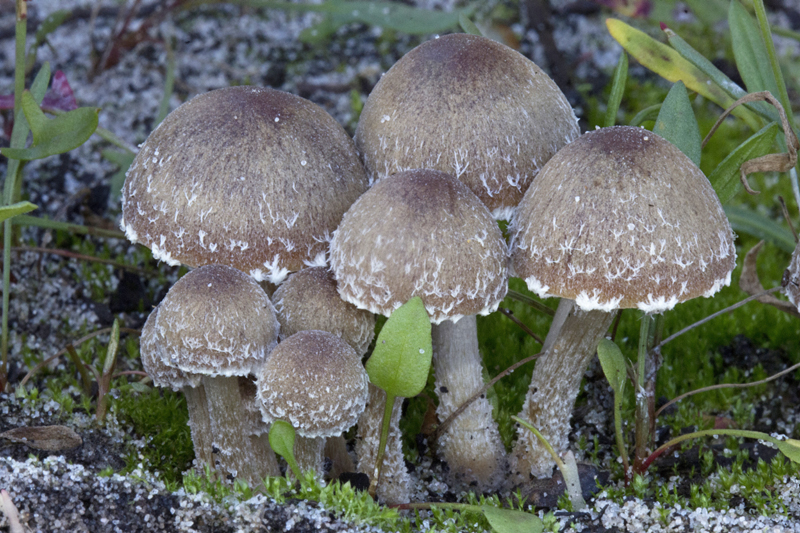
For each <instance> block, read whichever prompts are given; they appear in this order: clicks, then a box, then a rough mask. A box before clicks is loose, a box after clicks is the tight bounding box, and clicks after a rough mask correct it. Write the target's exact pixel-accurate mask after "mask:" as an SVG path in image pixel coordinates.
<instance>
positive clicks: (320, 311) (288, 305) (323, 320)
mask: <svg viewBox="0 0 800 533" xmlns="http://www.w3.org/2000/svg"><path fill="white" fill-rule="evenodd" d="M272 302H273V303H274V304H275V311H276V312H277V314H278V322H280V324H281V338H284V339H285V338H287V337H290V336H292V335H294V334H295V333H297V332H298V331H305V330H310V329H318V330H322V331H327V332H329V333H333V334H334V335H336V336H337V337H341V338H342V339H344V340H345V341H346V342H347V343H348V344H350V346H352V347H353V348H354V349H355V351H356V352H357V353H358V355H360V356H363V355H364V354H365V353H367V348H369V343H370V342H372V337H373V336H374V335H375V316H374V315H373V314H372V313H370V312H369V311H365V310H364V309H359V308H357V307H356V306H354V305H353V304H350V303H347V302H345V301H344V300H342V298H341V296H339V293H338V292H337V291H336V280H335V279H334V278H333V273H332V272H331V271H330V270H328V269H327V268H326V267H310V268H304V269H303V270H300V271H299V272H295V273H294V274H292V275H291V276H289V278H288V279H287V280H286V281H284V282H283V283H282V284H281V285H280V287H278V290H276V291H275V294H273V295H272Z"/></svg>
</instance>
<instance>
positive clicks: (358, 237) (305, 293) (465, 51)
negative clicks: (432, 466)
mask: <svg viewBox="0 0 800 533" xmlns="http://www.w3.org/2000/svg"><path fill="white" fill-rule="evenodd" d="M579 133H580V132H579V129H578V125H577V120H576V118H575V115H574V113H573V111H572V108H571V107H570V105H569V103H568V102H567V100H566V98H565V97H564V95H563V94H562V93H561V91H560V90H559V89H558V87H557V86H556V85H555V83H554V82H553V81H552V80H551V79H550V78H549V77H547V75H546V74H544V73H543V72H542V71H541V70H540V69H539V68H538V67H537V66H536V65H535V64H534V63H532V62H531V61H530V60H528V59H526V58H525V57H523V56H522V55H521V54H519V53H518V52H516V51H514V50H512V49H510V48H508V47H506V46H504V45H502V44H499V43H496V42H494V41H491V40H489V39H486V38H483V37H477V36H473V35H465V34H454V35H447V36H443V37H439V38H436V39H433V40H431V41H428V42H425V43H423V44H421V45H420V46H418V47H417V48H415V49H413V50H412V51H410V52H409V53H408V54H406V55H405V56H404V57H403V58H402V59H401V60H400V61H398V62H397V63H396V64H395V65H394V66H393V67H392V68H391V69H390V70H389V71H388V72H387V73H386V74H385V75H384V76H383V77H382V78H381V80H380V81H379V83H378V84H377V85H376V87H375V88H374V90H373V91H372V93H371V94H370V96H369V99H368V100H367V103H366V105H365V107H364V110H363V113H362V115H361V117H360V120H359V123H358V126H357V130H356V134H355V139H354V140H351V139H350V138H348V136H347V134H346V133H345V132H344V130H343V129H342V128H341V126H339V125H338V124H337V123H336V122H335V121H334V120H333V119H332V118H331V117H330V116H329V115H328V114H327V113H325V111H324V110H322V109H321V108H319V107H318V106H316V105H315V104H312V103H311V102H308V101H307V100H304V99H302V98H299V97H297V96H293V95H290V94H287V93H283V92H281V91H276V90H273V89H265V88H253V87H231V88H226V89H220V90H217V91H211V92H209V93H207V94H204V95H201V96H198V97H196V98H194V99H192V100H191V101H189V102H187V103H185V104H183V105H182V106H180V107H179V108H178V109H176V110H175V111H173V112H172V113H171V114H170V115H168V116H167V117H166V119H165V120H164V121H163V122H162V124H161V125H160V126H159V127H158V128H157V129H156V130H155V131H154V132H153V133H152V134H151V135H150V137H149V138H148V139H147V141H146V142H145V143H144V144H143V145H142V147H141V150H140V152H139V153H138V155H137V156H136V159H135V161H134V163H133V164H132V165H131V168H130V171H129V173H128V175H127V178H126V182H125V185H124V187H123V196H122V209H123V221H122V228H123V229H124V231H125V233H126V235H127V237H128V238H129V239H130V240H131V241H132V242H135V243H142V244H144V245H146V246H148V247H149V248H150V249H151V250H152V252H153V256H154V257H155V258H157V259H159V260H162V261H165V262H166V263H168V264H170V265H175V264H184V265H186V266H188V267H190V268H193V269H194V270H191V271H190V272H189V273H188V274H186V275H185V276H184V277H183V278H181V279H180V280H179V281H178V282H177V283H176V284H175V285H174V286H173V287H172V289H171V290H170V291H169V293H168V294H167V296H166V297H165V299H164V301H163V302H161V304H159V306H158V307H156V308H155V309H154V310H153V312H152V313H151V315H150V317H149V318H148V319H147V322H146V324H145V327H144V329H143V334H142V342H141V353H142V360H143V364H144V366H145V369H146V370H147V372H148V373H149V374H150V375H151V376H152V377H153V381H154V382H155V383H156V384H157V385H160V386H167V387H172V388H174V389H176V390H181V391H183V392H184V394H185V395H186V397H187V403H188V404H189V410H190V419H191V420H190V424H191V428H192V437H193V441H194V444H195V450H196V454H197V457H198V459H199V461H200V462H201V463H208V464H217V463H218V464H219V466H220V467H221V468H222V469H223V470H225V471H227V472H228V473H230V474H232V475H233V476H238V477H241V478H243V479H246V480H247V481H249V482H252V483H258V482H260V480H261V479H262V478H263V477H264V476H266V475H278V474H279V472H280V470H279V468H278V464H277V462H276V460H275V456H274V454H273V453H272V451H271V450H270V449H269V447H268V446H267V445H266V439H265V437H264V434H265V432H266V431H267V428H268V425H269V424H270V423H272V422H274V421H276V420H279V419H282V420H286V421H288V422H289V423H291V424H292V426H294V428H295V429H296V431H297V434H298V435H299V438H298V439H297V441H296V443H295V454H296V458H297V460H298V463H299V465H300V466H301V468H303V469H305V470H312V471H314V472H315V473H316V474H317V475H318V476H324V475H326V472H325V467H324V462H323V453H324V452H323V450H324V449H326V447H327V449H328V450H329V451H330V453H331V454H333V455H336V456H337V457H338V458H337V459H336V460H335V461H334V463H335V464H334V465H333V469H332V471H331V472H328V474H329V475H333V472H343V471H348V470H352V469H353V468H354V467H353V461H352V459H351V456H350V454H351V451H349V450H348V449H347V444H346V443H345V441H344V439H343V438H342V437H341V435H342V433H343V432H344V431H346V430H347V429H348V428H350V427H352V426H353V425H354V424H356V423H358V438H357V443H356V455H357V461H358V470H359V471H361V472H364V473H368V474H372V472H374V471H375V468H374V466H375V461H376V460H377V455H378V454H377V449H378V439H379V432H380V429H381V417H382V416H383V413H384V404H385V402H386V394H385V393H384V391H382V390H380V389H379V388H377V387H375V386H374V385H372V384H370V383H369V379H368V376H367V374H366V371H365V369H364V365H363V363H362V359H363V358H364V357H365V356H366V355H367V354H368V351H369V346H370V343H371V342H372V339H373V337H374V327H375V318H374V315H373V314H381V315H386V316H389V315H390V314H391V313H392V312H393V311H394V310H396V309H398V308H399V307H400V306H401V305H403V304H404V303H405V302H407V301H408V300H409V299H411V298H413V297H416V296H419V297H420V298H421V299H422V301H423V303H424V305H425V308H426V310H427V312H428V315H429V318H430V321H431V322H432V324H433V328H432V336H433V339H432V340H433V343H432V344H433V348H434V354H433V364H434V376H435V387H436V393H437V395H438V399H439V403H438V408H437V416H438V418H439V421H440V422H443V421H444V420H445V419H447V418H448V417H449V416H450V415H452V414H454V413H455V412H456V411H457V410H459V408H461V407H462V405H463V404H464V403H465V402H467V401H468V400H470V399H471V397H472V396H473V395H475V393H476V392H477V391H479V390H480V389H481V388H483V387H484V374H485V372H484V368H483V365H482V360H481V354H480V351H479V347H478V338H477V320H476V315H486V314H488V313H491V312H493V311H494V310H496V309H497V307H498V305H499V303H500V301H501V300H502V299H503V298H504V296H505V294H506V292H507V290H508V277H509V275H515V276H519V277H521V278H523V279H524V280H525V282H526V283H527V285H528V288H529V289H530V290H531V291H533V292H534V293H536V294H538V295H539V296H541V297H550V296H558V297H560V298H561V302H560V304H559V307H558V311H557V312H556V316H555V319H554V321H553V325H552V327H551V329H550V331H549V332H548V335H547V338H546V340H545V343H544V346H543V352H544V355H543V356H542V357H541V358H540V360H539V361H538V362H537V364H536V366H535V369H534V374H533V378H532V382H531V386H530V389H529V391H528V395H527V397H526V400H525V404H524V407H523V412H522V414H521V416H522V418H525V419H526V420H527V421H529V422H531V423H532V424H533V425H534V426H536V427H537V428H538V429H539V430H540V431H541V432H542V433H543V434H544V435H545V436H546V437H547V438H548V439H549V441H550V443H551V444H552V445H553V447H554V448H555V449H556V451H559V452H561V451H563V450H565V449H566V445H567V442H568V441H567V436H568V430H569V420H570V415H571V411H572V406H573V403H574V400H575V397H576V396H577V393H578V388H579V386H580V381H581V378H582V375H583V371H584V370H585V368H586V365H587V362H588V360H589V358H590V357H592V355H593V354H594V351H595V349H596V346H597V344H598V342H599V341H600V339H601V338H602V337H603V335H605V333H606V332H607V330H608V328H609V325H610V323H611V321H612V318H613V316H614V315H613V314H612V313H611V312H612V311H615V310H617V309H623V308H638V309H640V310H641V311H642V312H644V313H646V314H652V313H660V312H663V311H666V310H668V309H671V308H672V307H674V306H675V305H676V304H677V303H680V302H683V301H686V300H688V299H690V298H694V297H697V296H707V297H708V296H711V295H713V294H714V293H715V292H717V291H718V290H719V289H720V288H721V287H722V286H724V285H727V284H729V283H730V278H731V271H732V269H733V266H734V264H735V257H736V254H735V248H734V245H733V233H732V231H731V228H730V225H729V224H728V222H727V219H726V218H725V215H724V213H723V211H722V208H721V206H720V205H719V201H718V199H717V197H716V195H715V194H714V191H713V189H712V188H711V186H710V184H709V182H708V180H707V179H706V178H705V176H704V175H703V174H702V172H701V171H700V170H699V169H698V168H697V167H696V166H695V165H694V164H693V163H692V162H691V161H690V160H689V159H688V158H687V157H686V156H684V155H683V154H682V153H681V152H680V151H679V150H678V149H677V148H676V147H675V146H673V145H671V144H670V143H669V142H667V141H665V140H664V139H661V138H660V137H658V136H657V135H655V134H653V133H651V132H649V131H646V130H644V129H640V128H626V127H616V128H606V129H602V130H599V131H595V132H592V133H588V134H585V135H583V136H579ZM497 219H509V220H510V225H509V233H510V235H511V241H510V244H507V243H506V240H505V238H504V237H503V233H502V231H501V230H500V226H499V225H498V223H497ZM799 249H800V248H799ZM328 262H330V268H328ZM797 265H798V260H797V251H795V255H794V257H793V260H792V265H791V266H790V273H789V274H787V275H788V276H790V279H789V285H790V286H789V287H787V293H788V294H789V298H790V300H791V301H793V302H794V303H796V301H797V299H798V298H800V297H799V296H797V287H798V283H797V279H798V274H797V271H798V266H797ZM259 282H260V283H261V285H259ZM792 284H793V285H792ZM265 289H266V291H267V292H269V293H270V294H272V300H270V297H269V296H268V294H267V292H265ZM273 291H274V293H273ZM792 291H794V293H792ZM793 298H794V299H793ZM426 328H427V325H426ZM279 341H280V342H279ZM391 413H392V414H391V426H390V427H391V430H390V434H389V441H388V446H387V453H386V459H385V465H384V469H383V476H382V477H381V483H382V485H381V486H380V487H379V488H378V492H377V494H378V497H379V499H380V500H381V501H384V502H389V503H402V502H405V501H408V500H409V498H410V496H411V491H410V477H409V473H408V471H407V470H406V465H405V461H404V458H403V455H402V443H401V437H402V435H401V432H400V428H399V419H400V417H401V415H402V409H401V401H400V400H398V401H397V402H396V403H395V404H394V406H392V410H391ZM326 443H327V444H326ZM439 449H440V451H441V454H442V456H443V458H444V459H445V461H446V462H447V463H448V466H449V471H450V473H451V475H452V477H453V479H454V481H455V482H456V483H457V484H458V485H459V486H460V487H464V488H477V489H478V490H482V491H490V490H495V489H497V488H499V487H501V486H502V485H504V484H506V485H507V479H508V478H509V473H511V474H512V475H513V479H514V480H515V481H524V480H526V479H527V478H528V477H529V476H544V475H549V474H550V472H551V470H552V463H551V459H550V457H549V456H546V455H544V454H543V453H542V450H543V449H542V447H541V446H540V445H539V444H538V442H536V440H535V438H534V437H533V436H532V435H531V434H530V433H528V432H524V431H521V432H520V433H519V435H518V440H517V442H516V445H515V447H514V451H513V453H512V454H511V456H510V457H509V456H508V455H507V453H506V449H505V447H504V446H503V443H502V441H501V439H500V433H499V430H498V425H497V423H496V422H495V421H494V420H493V410H492V405H491V403H490V402H489V400H488V399H487V398H486V397H480V398H478V399H477V400H475V401H473V402H472V403H471V404H470V405H469V406H468V407H467V408H466V409H464V410H463V412H461V414H460V415H459V416H457V417H455V419H454V420H453V421H452V422H451V423H450V424H449V426H448V427H447V429H446V430H444V435H443V437H442V442H441V446H440V448H439Z"/></svg>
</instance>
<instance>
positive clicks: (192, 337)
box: [156, 265, 278, 376]
mask: <svg viewBox="0 0 800 533" xmlns="http://www.w3.org/2000/svg"><path fill="white" fill-rule="evenodd" d="M156 331H157V335H158V336H159V337H160V338H161V339H163V341H164V342H163V344H162V345H161V353H162V357H163V358H164V360H165V363H166V364H168V365H170V366H173V367H175V368H179V369H181V370H182V371H184V372H190V373H193V374H203V375H208V376H244V375H247V374H251V373H255V372H256V371H258V369H259V368H260V367H261V366H262V365H263V364H264V361H265V360H266V358H267V355H268V354H269V352H270V351H271V350H272V348H274V347H275V344H276V343H277V341H278V319H277V318H276V317H275V309H274V308H273V307H272V303H271V302H270V301H269V298H268V297H267V295H266V293H264V291H263V289H262V288H261V287H260V286H259V285H258V283H256V282H255V281H254V280H253V278H251V277H250V276H248V275H247V274H245V273H243V272H240V271H239V270H236V269H235V268H233V267H229V266H224V265H207V266H204V267H200V268H198V269H195V270H192V271H191V272H189V273H188V274H186V275H185V276H183V277H182V278H181V279H179V280H178V281H177V283H175V285H173V286H172V288H171V289H170V290H169V292H168V293H167V296H166V297H165V298H164V300H163V301H162V302H161V303H160V304H159V311H158V320H157V322H156Z"/></svg>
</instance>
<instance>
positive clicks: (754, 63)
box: [728, 0, 780, 98]
mask: <svg viewBox="0 0 800 533" xmlns="http://www.w3.org/2000/svg"><path fill="white" fill-rule="evenodd" d="M728 25H729V26H730V29H731V43H732V44H733V56H734V58H735V59H736V67H737V68H738V69H739V74H740V75H741V76H742V79H743V80H744V84H745V86H746V87H747V90H748V91H749V92H751V93H754V92H758V91H769V92H771V93H772V94H773V96H775V98H779V97H780V93H779V92H778V83H777V82H776V81H775V76H774V75H773V73H772V68H771V67H770V63H769V55H768V54H767V49H766V47H765V46H764V40H763V39H762V38H761V31H760V30H759V29H758V24H756V22H755V21H754V20H753V19H752V18H751V17H750V14H749V13H748V12H747V10H746V9H745V8H744V6H742V4H740V3H739V0H733V1H732V2H731V5H730V9H729V10H728Z"/></svg>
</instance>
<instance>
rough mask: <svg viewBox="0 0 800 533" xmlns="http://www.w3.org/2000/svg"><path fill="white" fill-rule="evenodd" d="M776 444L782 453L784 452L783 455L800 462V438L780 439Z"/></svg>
mask: <svg viewBox="0 0 800 533" xmlns="http://www.w3.org/2000/svg"><path fill="white" fill-rule="evenodd" d="M775 445H776V446H777V447H778V449H779V450H780V451H781V453H783V455H785V456H786V457H788V458H789V459H791V460H792V461H794V462H795V463H800V440H797V439H788V440H779V441H776V442H775Z"/></svg>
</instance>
